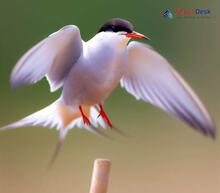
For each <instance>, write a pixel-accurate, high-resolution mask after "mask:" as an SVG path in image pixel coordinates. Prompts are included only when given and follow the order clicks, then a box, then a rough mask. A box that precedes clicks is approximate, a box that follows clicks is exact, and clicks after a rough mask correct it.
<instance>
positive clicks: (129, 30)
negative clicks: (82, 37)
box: [98, 18, 149, 40]
mask: <svg viewBox="0 0 220 193" xmlns="http://www.w3.org/2000/svg"><path fill="white" fill-rule="evenodd" d="M133 28H134V27H133V25H132V24H131V23H130V22H129V21H127V20H125V19H120V18H113V19H111V20H109V21H107V22H105V23H104V24H103V25H102V27H101V28H100V29H99V31H98V33H99V32H112V33H114V34H116V35H119V36H124V37H126V38H128V39H131V38H135V39H146V40H149V38H148V37H147V36H145V35H143V34H141V33H138V32H136V31H134V30H133Z"/></svg>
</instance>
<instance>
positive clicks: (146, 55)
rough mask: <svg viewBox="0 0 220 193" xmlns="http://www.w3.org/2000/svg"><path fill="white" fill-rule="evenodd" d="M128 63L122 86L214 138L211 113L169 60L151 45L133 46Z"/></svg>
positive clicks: (136, 44)
mask: <svg viewBox="0 0 220 193" xmlns="http://www.w3.org/2000/svg"><path fill="white" fill-rule="evenodd" d="M128 62H129V66H128V71H127V73H126V74H125V75H124V77H123V78H122V79H121V86H122V87H124V88H125V89H126V90H127V91H128V92H129V93H130V94H132V95H134V96H135V97H136V99H142V100H144V101H145V102H150V103H151V104H153V105H155V106H157V107H160V108H161V109H163V110H164V111H166V112H168V113H170V114H172V115H173V116H175V117H177V118H179V119H181V120H183V121H185V122H186V123H187V124H189V125H191V126H192V127H193V128H195V129H197V130H199V131H201V132H202V133H204V134H205V135H211V136H212V137H214V136H215V126H214V123H213V121H212V119H211V117H210V115H209V113H208V112H207V110H206V109H205V107H204V106H203V104H202V103H201V101H200V100H199V98H198V97H197V96H196V94H195V93H194V92H193V91H192V89H191V88H190V87H189V85H188V84H187V83H186V82H185V81H184V80H183V79H182V78H181V76H180V75H179V74H178V73H177V72H176V71H175V70H174V68H173V67H172V66H171V65H170V64H169V63H168V62H167V60H166V59H164V58H163V57H162V56H161V55H159V54H158V53H157V52H156V51H155V50H153V49H152V48H151V47H149V46H148V45H145V44H142V43H138V42H131V43H130V44H129V45H128Z"/></svg>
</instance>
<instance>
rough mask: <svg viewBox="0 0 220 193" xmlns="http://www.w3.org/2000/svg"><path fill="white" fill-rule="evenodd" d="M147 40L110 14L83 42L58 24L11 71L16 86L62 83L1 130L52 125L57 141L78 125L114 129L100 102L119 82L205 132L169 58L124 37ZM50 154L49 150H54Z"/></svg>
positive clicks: (204, 114) (211, 130)
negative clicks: (38, 106) (53, 96)
mask: <svg viewBox="0 0 220 193" xmlns="http://www.w3.org/2000/svg"><path fill="white" fill-rule="evenodd" d="M132 38H138V39H148V38H147V37H146V36H144V35H142V34H140V33H138V32H135V31H134V30H133V26H132V24H131V23H130V22H128V21H126V20H123V19H112V20H110V21H108V22H106V23H105V24H104V25H103V26H102V27H101V28H100V30H99V31H98V33H97V34H96V35H95V36H94V37H93V38H91V39H90V40H89V41H87V42H84V41H83V40H82V38H81V35H80V30H79V28H78V27H77V26H75V25H69V26H65V27H63V28H61V29H60V30H59V31H57V32H55V33H53V34H51V35H50V36H48V37H47V38H45V39H44V40H42V41H41V42H40V43H38V44H37V45H36V46H34V47H33V48H31V49H30V50H29V51H28V52H27V53H26V54H24V56H23V57H22V58H21V59H20V60H19V61H18V63H17V64H16V66H15V67H14V69H13V71H12V74H11V84H12V86H13V87H17V86H20V85H25V84H33V83H36V82H38V81H39V80H41V79H42V78H43V77H47V80H48V82H49V85H50V90H51V92H54V91H56V90H57V89H59V88H63V90H62V94H61V96H60V98H59V99H57V100H56V101H55V102H54V103H52V104H51V105H49V106H48V107H46V108H44V109H42V110H40V111H38V112H36V113H34V114H32V115H29V116H27V117H25V118H23V119H22V120H20V121H18V122H15V123H12V124H10V125H7V126H5V127H2V128H1V130H6V129H9V128H17V127H21V126H45V127H57V128H58V129H59V131H60V140H59V144H58V146H57V147H58V148H57V151H56V153H57V152H58V149H59V147H60V144H61V142H62V141H63V140H64V138H65V136H66V134H67V132H68V130H69V129H70V128H73V127H81V128H85V129H87V130H90V131H93V132H99V133H100V131H99V130H98V129H97V126H101V127H103V128H107V127H110V128H114V127H113V125H112V124H111V122H110V120H109V118H108V117H107V115H106V113H105V111H104V108H103V106H102V105H103V104H104V102H105V100H106V99H107V98H108V97H109V95H110V94H111V93H112V91H113V90H114V89H115V88H116V86H117V85H118V84H119V82H120V85H121V87H122V88H124V89H125V90H126V91H128V92H129V93H130V94H132V95H133V96H134V97H135V98H136V99H142V100H143V101H145V102H150V103H151V104H153V105H155V106H157V107H159V108H161V109H162V110H163V111H165V112H168V113H170V114H171V115H173V116H175V117H177V118H178V119H180V120H182V121H184V122H186V123H187V124H188V125H190V126H191V127H193V128H195V129H197V130H198V131H200V132H202V133H203V134H205V135H208V136H212V137H214V136H215V125H214V123H213V121H212V119H211V116H210V115H209V113H208V111H207V110H206V108H205V107H204V105H203V104H202V102H201V101H200V99H199V98H198V97H197V95H196V94H195V93H194V91H193V90H192V89H191V88H190V86H189V85H188V84H187V83H186V82H185V81H184V80H183V78H182V77H181V76H180V75H179V74H178V73H177V71H176V70H175V69H174V68H173V67H172V66H171V65H170V64H169V62H168V61H167V60H166V59H165V58H163V57H162V56H161V55H160V54H158V53H157V52H156V51H155V50H153V49H152V48H151V47H150V46H148V45H146V44H143V43H140V42H135V41H132V42H131V43H129V40H131V39H132ZM56 153H55V155H56Z"/></svg>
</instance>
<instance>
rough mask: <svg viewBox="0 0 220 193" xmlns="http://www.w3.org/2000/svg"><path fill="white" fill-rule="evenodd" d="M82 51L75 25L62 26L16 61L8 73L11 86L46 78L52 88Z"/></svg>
mask: <svg viewBox="0 0 220 193" xmlns="http://www.w3.org/2000/svg"><path fill="white" fill-rule="evenodd" d="M81 52H82V40H81V36H80V31H79V29H78V27H77V26H74V25H69V26H65V27H63V28H62V29H60V30H59V31H57V32H55V33H53V34H51V35H50V36H48V37H47V38H45V39H44V40H42V41H41V42H40V43H38V44H37V45H36V46H34V47H33V48H31V49H30V50H29V51H28V52H27V53H26V54H24V56H23V57H22V58H21V59H20V60H19V61H18V63H17V64H16V66H15V67H14V69H13V71H12V74H11V85H12V86H13V87H18V86H21V85H28V84H33V83H36V82H38V81H39V80H41V79H42V78H43V77H44V76H46V77H47V79H48V81H49V84H50V87H51V91H55V90H56V89H58V88H59V87H60V86H62V82H63V80H64V79H65V77H66V76H67V74H68V72H69V70H70V69H71V67H72V66H73V64H74V63H75V62H76V61H77V60H78V58H79V57H80V55H81Z"/></svg>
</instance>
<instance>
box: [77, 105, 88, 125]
mask: <svg viewBox="0 0 220 193" xmlns="http://www.w3.org/2000/svg"><path fill="white" fill-rule="evenodd" d="M79 110H80V113H81V115H82V118H83V123H84V124H86V125H91V123H90V121H89V119H88V117H87V116H86V115H85V114H84V112H83V109H82V106H81V105H80V106H79Z"/></svg>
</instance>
